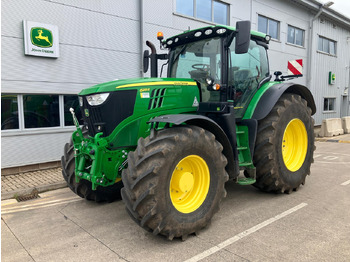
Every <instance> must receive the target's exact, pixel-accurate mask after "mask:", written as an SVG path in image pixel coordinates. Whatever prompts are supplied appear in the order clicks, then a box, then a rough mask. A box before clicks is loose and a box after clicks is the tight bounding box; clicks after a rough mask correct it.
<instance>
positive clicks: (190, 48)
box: [168, 37, 221, 102]
mask: <svg viewBox="0 0 350 262" xmlns="http://www.w3.org/2000/svg"><path fill="white" fill-rule="evenodd" d="M169 64H170V67H169V73H168V74H169V75H168V76H169V77H172V78H192V79H194V80H196V81H197V82H198V83H199V84H200V87H201V90H202V102H207V101H219V100H220V93H219V92H217V91H212V89H211V88H209V90H208V88H207V87H208V84H207V82H206V80H207V79H208V78H210V79H212V80H214V82H215V83H217V84H221V38H220V37H215V38H209V39H204V40H200V41H197V42H193V43H188V44H185V45H180V46H178V47H176V48H174V49H172V50H171V51H170V61H169Z"/></svg>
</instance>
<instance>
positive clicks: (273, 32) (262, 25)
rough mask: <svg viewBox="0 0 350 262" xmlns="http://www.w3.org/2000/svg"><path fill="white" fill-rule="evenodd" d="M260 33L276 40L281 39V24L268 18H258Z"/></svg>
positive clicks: (260, 16)
mask: <svg viewBox="0 0 350 262" xmlns="http://www.w3.org/2000/svg"><path fill="white" fill-rule="evenodd" d="M258 31H259V32H262V33H265V34H267V35H270V36H271V37H272V38H274V39H277V40H278V39H279V31H280V22H278V21H276V20H273V19H270V18H267V17H265V16H262V15H259V16H258Z"/></svg>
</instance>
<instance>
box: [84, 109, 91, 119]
mask: <svg viewBox="0 0 350 262" xmlns="http://www.w3.org/2000/svg"><path fill="white" fill-rule="evenodd" d="M84 111H85V116H86V117H89V116H90V114H89V109H85V110H84Z"/></svg>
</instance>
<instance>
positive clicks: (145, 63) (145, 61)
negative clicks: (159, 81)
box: [143, 50, 149, 73]
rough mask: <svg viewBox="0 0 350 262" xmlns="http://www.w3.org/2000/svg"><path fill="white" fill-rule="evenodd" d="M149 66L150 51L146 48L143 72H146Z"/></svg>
mask: <svg viewBox="0 0 350 262" xmlns="http://www.w3.org/2000/svg"><path fill="white" fill-rule="evenodd" d="M148 67H149V51H148V50H145V51H144V52H143V72H144V73H146V72H147V71H148Z"/></svg>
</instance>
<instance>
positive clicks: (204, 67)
mask: <svg viewBox="0 0 350 262" xmlns="http://www.w3.org/2000/svg"><path fill="white" fill-rule="evenodd" d="M192 68H194V69H196V70H202V71H209V68H210V66H209V65H208V64H193V65H192Z"/></svg>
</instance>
